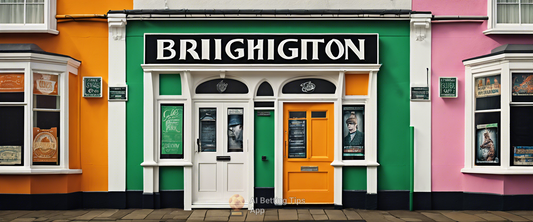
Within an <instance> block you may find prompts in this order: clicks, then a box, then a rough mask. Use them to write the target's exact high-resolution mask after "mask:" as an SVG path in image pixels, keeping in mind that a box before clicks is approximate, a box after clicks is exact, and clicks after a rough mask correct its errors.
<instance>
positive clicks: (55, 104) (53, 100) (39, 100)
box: [33, 95, 59, 109]
mask: <svg viewBox="0 0 533 222" xmlns="http://www.w3.org/2000/svg"><path fill="white" fill-rule="evenodd" d="M33 99H34V104H35V106H34V107H33V108H40V109H59V96H44V95H33Z"/></svg>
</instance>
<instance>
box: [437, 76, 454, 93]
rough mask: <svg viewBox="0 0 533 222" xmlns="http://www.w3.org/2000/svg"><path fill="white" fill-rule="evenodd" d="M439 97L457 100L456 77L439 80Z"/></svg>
mask: <svg viewBox="0 0 533 222" xmlns="http://www.w3.org/2000/svg"><path fill="white" fill-rule="evenodd" d="M439 96H440V97H441V98H457V77H440V78H439Z"/></svg>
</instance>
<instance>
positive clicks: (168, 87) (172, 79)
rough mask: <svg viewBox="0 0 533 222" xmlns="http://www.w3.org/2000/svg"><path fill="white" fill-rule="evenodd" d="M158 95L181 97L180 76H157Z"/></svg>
mask: <svg viewBox="0 0 533 222" xmlns="http://www.w3.org/2000/svg"><path fill="white" fill-rule="evenodd" d="M159 95H181V77H180V74H161V75H159Z"/></svg>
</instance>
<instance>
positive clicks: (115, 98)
mask: <svg viewBox="0 0 533 222" xmlns="http://www.w3.org/2000/svg"><path fill="white" fill-rule="evenodd" d="M107 92H108V96H107V99H108V101H110V102H123V101H128V87H127V86H110V87H109V90H108V91H107Z"/></svg>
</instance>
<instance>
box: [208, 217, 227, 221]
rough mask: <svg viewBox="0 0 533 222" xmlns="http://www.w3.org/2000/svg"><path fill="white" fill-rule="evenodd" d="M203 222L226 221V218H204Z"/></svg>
mask: <svg viewBox="0 0 533 222" xmlns="http://www.w3.org/2000/svg"><path fill="white" fill-rule="evenodd" d="M204 221H228V217H205V219H204Z"/></svg>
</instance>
